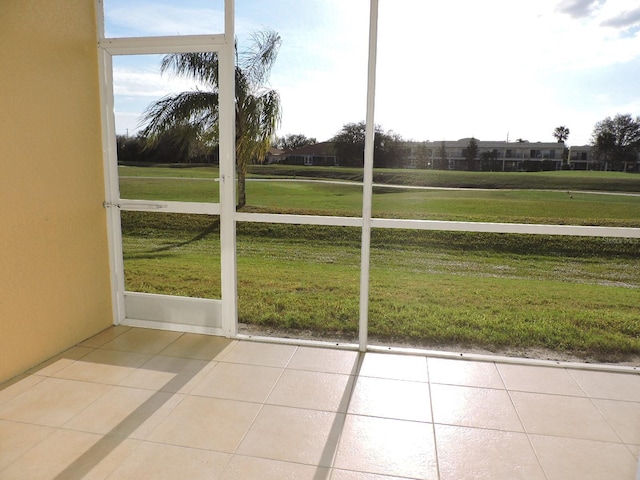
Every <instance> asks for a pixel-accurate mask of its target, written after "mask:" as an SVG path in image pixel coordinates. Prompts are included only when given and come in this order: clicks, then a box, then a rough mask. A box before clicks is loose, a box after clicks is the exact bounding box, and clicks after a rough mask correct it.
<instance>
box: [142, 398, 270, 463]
mask: <svg viewBox="0 0 640 480" xmlns="http://www.w3.org/2000/svg"><path fill="white" fill-rule="evenodd" d="M259 409H260V405H259V404H256V403H249V402H239V401H235V400H222V399H219V398H207V397H197V396H188V397H186V398H185V399H184V400H183V401H182V402H181V403H180V404H179V405H178V406H177V407H176V408H174V409H173V411H172V412H171V413H169V415H167V417H166V418H165V419H164V420H163V421H162V422H161V423H160V425H158V427H157V428H156V429H155V430H154V431H153V432H151V434H150V435H149V436H148V437H147V440H148V441H152V442H160V443H166V444H170V445H178V446H184V447H191V448H201V449H206V450H215V451H218V452H226V453H233V452H235V450H236V448H237V447H238V444H239V443H240V441H241V440H242V438H243V437H244V436H245V434H246V432H247V430H248V429H249V426H250V425H251V424H252V422H253V420H254V418H255V417H256V415H257V414H258V411H259Z"/></svg>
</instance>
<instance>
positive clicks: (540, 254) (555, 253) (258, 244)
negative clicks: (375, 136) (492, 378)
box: [121, 169, 640, 361]
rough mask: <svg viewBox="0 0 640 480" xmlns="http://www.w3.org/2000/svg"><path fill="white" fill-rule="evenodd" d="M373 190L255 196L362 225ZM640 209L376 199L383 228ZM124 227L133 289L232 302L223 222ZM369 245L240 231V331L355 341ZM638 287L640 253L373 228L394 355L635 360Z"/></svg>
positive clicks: (609, 214)
mask: <svg viewBox="0 0 640 480" xmlns="http://www.w3.org/2000/svg"><path fill="white" fill-rule="evenodd" d="M164 170H169V169H164ZM128 173H130V172H128ZM205 173H206V172H205ZM209 173H210V172H209ZM446 173H449V172H446ZM463 173H464V172H463ZM559 173H563V174H564V173H569V174H571V175H576V174H575V172H559ZM589 173H590V172H589ZM527 175H528V174H527ZM534 175H535V174H534ZM599 175H603V174H599ZM624 175H625V174H622V176H623V177H622V178H623V179H626V177H624ZM132 176H133V175H132ZM140 176H142V177H147V176H153V175H139V176H138V177H140ZM568 177H569V175H567V176H566V178H568ZM613 177H620V175H613ZM210 178H213V175H212V176H211V177H210ZM566 178H565V180H566ZM633 178H636V177H633ZM638 178H640V177H638ZM154 182H160V183H154ZM163 182H168V183H163ZM123 185H126V188H128V189H130V190H129V192H131V193H132V194H134V195H138V196H134V198H143V197H144V196H145V195H148V196H149V198H154V195H157V194H159V193H162V194H163V195H167V194H168V193H170V194H171V196H173V197H174V198H173V199H179V200H196V201H206V199H207V198H209V197H208V196H211V195H213V192H214V191H217V188H215V187H217V183H215V182H213V181H212V180H188V179H187V180H172V179H170V178H166V176H165V178H154V179H146V178H138V179H137V180H136V179H134V178H131V177H129V178H123V179H121V187H122V186H123ZM212 187H213V188H212ZM360 190H361V189H360V188H359V187H357V186H351V185H330V184H316V183H300V182H296V183H291V182H289V183H287V182H277V181H275V182H270V181H266V182H249V183H248V200H249V208H248V209H249V210H254V211H278V212H288V213H294V212H295V213H302V214H304V213H324V214H327V213H328V214H339V215H359V211H360V208H361V207H360V204H361V201H362V197H361V192H360ZM574 190H575V189H574ZM124 196H125V195H124V194H123V197H124ZM215 198H217V197H215ZM639 203H640V197H633V196H610V195H593V194H580V193H575V192H574V193H573V198H571V196H570V195H568V194H567V193H566V192H564V191H561V192H548V191H547V192H538V191H531V190H521V191H515V192H512V191H495V192H484V191H470V192H459V191H452V192H451V191H408V190H395V189H391V188H387V187H385V188H384V189H380V190H379V191H378V192H377V193H376V194H375V195H374V214H377V215H379V216H389V217H395V216H407V217H409V218H447V219H455V220H460V219H465V220H491V221H534V222H536V223H556V222H558V223H575V224H608V225H625V226H636V227H637V226H638V220H639V219H640V210H639V208H640V207H639ZM122 217H123V242H124V252H125V274H126V286H127V289H129V290H134V291H145V292H156V293H166V294H176V295H186V296H199V297H205V298H219V297H220V267H219V265H220V253H219V251H220V250H219V232H218V223H217V219H216V218H215V217H207V216H196V215H172V214H162V213H143V212H122ZM360 234H361V233H360V229H358V228H347V227H319V226H300V225H274V224H253V223H240V224H238V232H237V240H238V295H239V307H238V308H239V318H240V321H241V322H245V323H252V324H256V325H263V326H265V327H273V328H278V329H280V328H291V329H301V330H307V331H312V332H315V334H317V335H326V336H329V337H333V336H341V337H344V338H349V339H355V338H356V337H357V324H358V301H359V282H360V249H359V246H360ZM639 289H640V240H637V239H617V238H583V237H551V236H544V235H507V234H478V233H468V232H426V231H404V230H390V229H374V231H373V233H372V250H371V281H370V309H369V316H370V327H369V330H370V335H371V336H372V338H373V339H374V341H381V342H385V341H388V342H410V343H412V344H418V345H425V346H434V345H437V346H442V347H443V348H483V349H487V350H491V351H496V350H498V351H499V350H501V349H505V348H512V349H531V348H548V349H552V350H555V351H558V352H568V353H572V354H575V355H580V356H584V357H585V358H587V357H588V358H592V359H598V360H610V361H613V360H620V359H624V358H625V356H626V355H630V354H640V307H639V306H638V298H639V297H638V294H639V292H640V290H639Z"/></svg>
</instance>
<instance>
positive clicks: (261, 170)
mask: <svg viewBox="0 0 640 480" xmlns="http://www.w3.org/2000/svg"><path fill="white" fill-rule="evenodd" d="M248 171H249V173H250V174H252V175H254V176H260V177H270V178H276V177H288V178H293V177H295V178H324V179H329V178H331V179H338V180H349V181H362V175H363V169H361V168H348V167H339V168H336V167H300V166H288V165H252V166H250V167H249V170H248ZM373 181H374V182H375V183H386V184H394V185H417V186H431V187H446V188H457V187H466V188H491V189H507V188H510V189H519V190H529V189H543V190H587V191H589V190H594V191H609V192H640V175H637V174H632V173H623V172H588V171H570V170H565V171H557V172H556V171H554V172H462V171H448V170H413V169H387V168H378V169H374V172H373Z"/></svg>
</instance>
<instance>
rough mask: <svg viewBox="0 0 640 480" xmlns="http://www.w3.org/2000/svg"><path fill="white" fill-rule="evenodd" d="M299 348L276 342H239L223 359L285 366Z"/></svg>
mask: <svg viewBox="0 0 640 480" xmlns="http://www.w3.org/2000/svg"><path fill="white" fill-rule="evenodd" d="M297 348H298V347H295V346H293V345H278V344H274V343H260V342H247V341H245V342H237V343H236V344H235V345H234V346H233V348H230V349H229V350H228V351H226V352H225V354H224V355H223V356H222V357H221V361H223V362H232V363H245V364H249V365H262V366H265V367H280V368H284V367H286V366H287V364H288V363H289V361H290V360H291V357H292V356H293V354H294V352H295V351H296V349H297Z"/></svg>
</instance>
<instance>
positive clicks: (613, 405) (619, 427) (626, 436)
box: [593, 399, 640, 445]
mask: <svg viewBox="0 0 640 480" xmlns="http://www.w3.org/2000/svg"><path fill="white" fill-rule="evenodd" d="M593 403H594V405H595V406H596V408H597V409H598V410H600V413H602V415H604V418H605V419H606V420H607V421H608V422H609V425H611V426H612V427H613V429H614V430H615V431H616V433H617V434H618V435H619V436H620V438H622V441H623V442H625V443H630V444H636V445H640V403H635V402H620V401H617V400H598V399H595V400H593Z"/></svg>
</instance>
